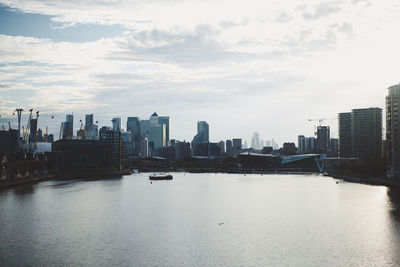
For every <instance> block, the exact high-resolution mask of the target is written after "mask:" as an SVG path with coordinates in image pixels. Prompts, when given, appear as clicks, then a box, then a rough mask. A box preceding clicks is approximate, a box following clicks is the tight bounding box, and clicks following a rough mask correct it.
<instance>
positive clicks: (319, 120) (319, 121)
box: [308, 117, 336, 135]
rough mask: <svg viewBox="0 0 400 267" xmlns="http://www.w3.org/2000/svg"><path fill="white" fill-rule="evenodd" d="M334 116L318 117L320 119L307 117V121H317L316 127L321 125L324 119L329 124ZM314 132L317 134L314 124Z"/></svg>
mask: <svg viewBox="0 0 400 267" xmlns="http://www.w3.org/2000/svg"><path fill="white" fill-rule="evenodd" d="M335 119H336V117H335V118H320V119H308V121H318V127H319V126H322V122H324V121H329V123H328V124H330V123H331V122H332V121H333V120H335ZM314 134H315V135H317V126H316V125H314Z"/></svg>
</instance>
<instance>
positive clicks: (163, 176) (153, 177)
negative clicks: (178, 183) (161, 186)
mask: <svg viewBox="0 0 400 267" xmlns="http://www.w3.org/2000/svg"><path fill="white" fill-rule="evenodd" d="M172 178H173V177H172V175H170V174H156V173H154V174H152V175H149V179H150V180H172Z"/></svg>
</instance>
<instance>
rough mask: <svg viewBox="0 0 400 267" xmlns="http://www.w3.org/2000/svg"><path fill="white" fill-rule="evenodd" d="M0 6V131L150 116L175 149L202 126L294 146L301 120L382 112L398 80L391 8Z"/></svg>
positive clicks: (99, 1)
mask: <svg viewBox="0 0 400 267" xmlns="http://www.w3.org/2000/svg"><path fill="white" fill-rule="evenodd" d="M0 3H2V4H1V5H0V115H1V116H2V117H1V118H0V124H6V123H7V122H8V121H9V120H11V121H12V123H13V125H15V124H16V123H15V122H16V120H15V116H11V114H12V111H13V110H14V109H15V108H17V107H22V108H24V109H26V110H28V109H30V108H34V109H35V110H39V111H40V113H41V116H40V118H39V127H41V128H45V127H46V126H49V129H50V132H54V133H55V135H56V136H57V137H58V132H59V126H60V122H61V121H62V120H65V114H67V113H71V112H74V115H75V128H76V129H75V130H77V128H78V127H79V119H83V120H84V114H86V113H94V116H95V120H98V121H99V125H100V126H102V125H111V118H112V117H115V116H120V117H122V121H123V128H125V127H126V126H125V121H126V117H128V116H139V117H141V118H142V119H148V117H149V116H150V115H151V114H152V113H153V112H154V111H156V112H157V113H158V114H159V115H169V116H171V137H172V138H177V139H180V140H192V138H193V136H194V135H195V132H196V122H197V121H198V120H205V121H207V122H208V123H209V124H210V139H211V140H212V141H219V140H221V139H223V140H225V139H228V138H233V137H241V138H244V139H247V142H248V143H249V144H250V140H251V136H252V134H253V132H254V131H256V132H258V133H259V134H260V138H261V139H270V138H274V139H275V140H276V141H278V142H279V143H280V144H281V143H282V142H284V141H295V140H296V139H297V135H299V134H304V135H309V136H311V135H313V130H314V124H316V122H309V121H308V120H307V119H310V118H327V119H331V120H327V123H330V124H331V126H332V128H333V136H335V137H337V120H332V118H335V117H336V116H337V113H339V112H346V111H350V110H351V109H353V108H363V107H381V108H384V97H385V95H386V94H387V90H386V89H387V87H389V86H391V85H393V84H398V83H399V82H400V68H399V62H400V34H399V29H400V15H399V14H400V2H399V1H398V0H376V1H373V0H349V1H342V0H333V1H314V0H307V1H305V0H303V1H300V0H299V1H289V0H279V1H267V0H246V1H235V0H220V1H210V0H199V1H197V0H196V1H195V0H185V1H183V0H164V1H159V0H140V1H136V0H133V1H103V0H68V1H65V0H63V1H57V0H44V1H43V0H41V1H39V0H26V1H25V0H13V1H4V0H0ZM52 115H54V116H55V118H54V119H51V116H52ZM10 116H11V117H10ZM24 124H26V122H24Z"/></svg>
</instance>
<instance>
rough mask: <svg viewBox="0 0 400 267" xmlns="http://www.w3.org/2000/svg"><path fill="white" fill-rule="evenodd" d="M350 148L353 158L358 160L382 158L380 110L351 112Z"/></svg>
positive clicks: (368, 109)
mask: <svg viewBox="0 0 400 267" xmlns="http://www.w3.org/2000/svg"><path fill="white" fill-rule="evenodd" d="M351 147H352V155H353V156H354V157H357V158H360V159H381V158H382V109H380V108H363V109H353V110H352V112H351Z"/></svg>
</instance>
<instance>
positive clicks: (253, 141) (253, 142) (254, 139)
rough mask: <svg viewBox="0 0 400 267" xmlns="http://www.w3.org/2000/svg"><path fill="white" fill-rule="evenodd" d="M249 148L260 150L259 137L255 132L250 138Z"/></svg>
mask: <svg viewBox="0 0 400 267" xmlns="http://www.w3.org/2000/svg"><path fill="white" fill-rule="evenodd" d="M251 148H253V149H256V150H259V149H260V135H259V134H258V133H257V132H254V133H253V137H252V138H251Z"/></svg>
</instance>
